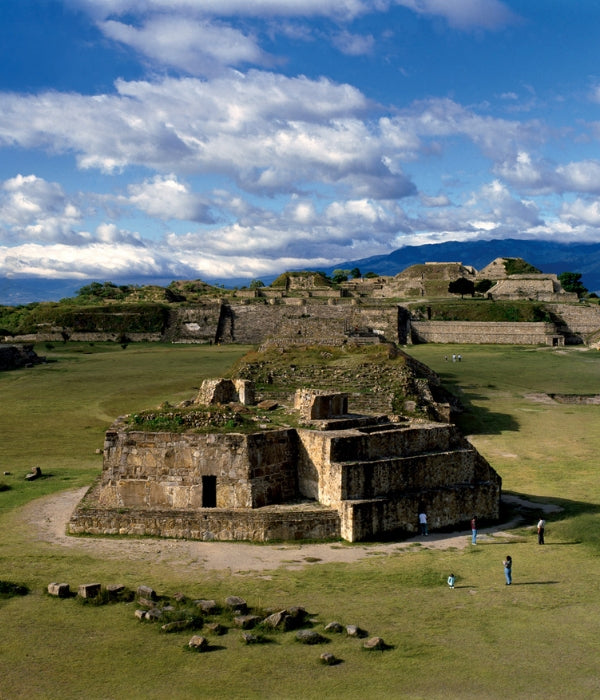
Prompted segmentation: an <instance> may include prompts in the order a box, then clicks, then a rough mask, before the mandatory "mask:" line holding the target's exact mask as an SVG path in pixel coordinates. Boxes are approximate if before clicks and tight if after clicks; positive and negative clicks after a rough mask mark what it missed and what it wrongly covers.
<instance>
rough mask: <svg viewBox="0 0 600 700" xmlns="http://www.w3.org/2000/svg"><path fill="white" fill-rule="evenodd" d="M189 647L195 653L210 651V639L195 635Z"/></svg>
mask: <svg viewBox="0 0 600 700" xmlns="http://www.w3.org/2000/svg"><path fill="white" fill-rule="evenodd" d="M188 647H189V648H190V649H193V650H194V651H206V649H208V639H206V637H201V636H200V635H198V634H195V635H194V636H193V637H192V638H191V639H190V641H189V642H188Z"/></svg>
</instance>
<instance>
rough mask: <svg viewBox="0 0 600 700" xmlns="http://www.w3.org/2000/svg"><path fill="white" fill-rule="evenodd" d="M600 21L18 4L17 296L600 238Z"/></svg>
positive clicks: (0, 248)
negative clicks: (22, 282)
mask: <svg viewBox="0 0 600 700" xmlns="http://www.w3.org/2000/svg"><path fill="white" fill-rule="evenodd" d="M599 29H600V3H599V2H597V1H596V0H580V1H579V2H572V1H569V0H564V1H563V0H560V1H559V0H506V1H504V2H502V1H501V0H253V1H252V2H250V0H2V2H0V60H1V61H2V70H1V71H0V277H13V278H16V277H36V276H37V277H44V278H68V277H71V278H74V279H86V280H87V279H90V278H93V279H99V280H107V279H110V280H113V279H118V280H125V279H127V278H137V277H140V276H144V275H148V276H152V277H163V278H170V279H175V278H193V279H195V278H198V277H200V278H202V279H206V280H209V281H211V280H215V281H226V280H227V279H228V278H231V277H236V278H241V277H245V278H248V279H251V278H261V277H266V276H268V275H273V274H278V273H279V272H282V271H284V270H286V269H300V268H307V269H319V268H321V267H325V266H328V265H330V264H335V263H337V262H341V261H346V260H356V259H360V258H363V257H368V256H373V255H380V254H386V253H389V252H391V251H393V250H396V249H397V248H400V247H402V246H404V245H420V244H423V243H436V242H444V241H449V240H458V241H469V240H477V239H491V238H509V237H510V238H527V239H545V240H557V241H562V242H569V241H573V242H592V241H593V242H596V241H598V240H599V236H598V232H599V230H600V149H599V140H600V50H599V49H598V39H597V37H598V31H599Z"/></svg>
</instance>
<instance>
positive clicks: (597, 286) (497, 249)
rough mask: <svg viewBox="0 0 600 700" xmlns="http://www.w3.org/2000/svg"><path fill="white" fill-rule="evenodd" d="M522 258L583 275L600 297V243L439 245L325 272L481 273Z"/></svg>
mask: <svg viewBox="0 0 600 700" xmlns="http://www.w3.org/2000/svg"><path fill="white" fill-rule="evenodd" d="M500 257H502V258H523V260H525V261H527V262H528V263H530V264H531V265H533V266H534V267H537V268H538V269H539V270H541V271H542V272H552V273H555V274H559V273H561V272H580V273H581V275H582V278H581V280H582V282H583V284H584V286H586V287H587V288H588V290H589V291H590V292H596V293H597V294H598V293H600V243H555V242H552V241H525V240H520V239H514V238H506V239H502V240H491V241H473V242H467V243H464V242H459V241H449V242H447V243H436V244H429V245H420V246H405V247H404V248H398V250H395V251H394V252H393V253H390V254H389V255H376V256H374V257H372V258H363V259H362V260H353V261H351V262H346V263H340V264H338V265H334V266H333V267H330V268H327V269H326V270H324V271H325V272H327V273H328V274H331V272H333V270H335V269H343V270H351V269H352V268H354V267H358V269H359V270H360V271H361V272H362V273H363V274H365V273H367V272H369V271H372V272H377V273H378V274H380V275H397V274H398V273H399V272H401V271H402V270H404V269H406V268H407V267H410V266H411V265H418V264H420V263H425V262H462V263H463V264H464V265H472V266H473V267H474V268H475V269H476V270H481V269H482V268H484V267H485V266H486V265H488V264H489V263H491V262H492V260H494V259H495V258H500Z"/></svg>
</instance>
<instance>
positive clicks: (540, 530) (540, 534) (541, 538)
mask: <svg viewBox="0 0 600 700" xmlns="http://www.w3.org/2000/svg"><path fill="white" fill-rule="evenodd" d="M545 529H546V521H545V520H544V518H540V520H539V522H538V524H537V531H538V544H544V530H545Z"/></svg>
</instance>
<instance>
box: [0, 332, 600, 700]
mask: <svg viewBox="0 0 600 700" xmlns="http://www.w3.org/2000/svg"><path fill="white" fill-rule="evenodd" d="M36 350H37V352H38V354H40V355H46V356H47V358H48V360H49V362H48V363H47V364H44V365H40V366H36V367H33V368H29V369H21V370H17V371H11V372H3V373H2V374H0V397H1V400H0V436H1V440H0V581H5V582H6V581H8V582H13V583H18V584H23V585H25V586H26V587H27V588H28V589H29V593H28V594H27V595H7V596H3V595H2V593H1V592H0V620H1V624H2V634H1V635H0V698H2V700H11V699H12V698H21V697H27V698H61V699H71V698H73V699H76V698H86V699H88V700H95V699H98V700H100V699H108V698H111V699H112V698H114V699H119V700H120V699H121V698H127V699H137V698H140V699H142V698H144V699H150V698H165V697H170V698H245V699H248V698H282V699H284V698H290V699H292V698H309V699H310V698H323V697H330V698H345V699H347V698H365V697H374V698H427V699H435V698H544V699H546V700H547V699H548V698H596V697H598V696H600V669H599V667H598V662H597V651H596V648H597V641H596V640H597V635H598V620H599V619H600V480H599V478H598V469H599V464H598V455H599V454H600V405H598V404H595V405H594V404H589V403H573V402H571V403H563V402H559V401H557V400H555V398H552V397H553V396H556V395H559V394H560V395H578V396H584V395H585V396H589V395H597V394H600V353H599V352H597V351H594V350H587V349H585V348H581V347H572V348H571V347H567V348H547V347H543V348H542V347H526V346H519V347H516V346H506V347H501V346H467V345H463V346H456V345H453V346H443V345H422V346H412V347H408V348H406V351H407V352H408V353H409V354H411V355H413V356H414V357H416V358H417V359H419V360H421V361H423V362H424V363H426V364H427V365H429V366H430V367H432V368H433V369H434V370H435V371H436V372H438V374H439V375H440V376H441V378H442V380H443V382H444V384H445V386H447V387H448V388H449V389H450V390H451V391H452V392H454V393H456V394H458V395H459V396H460V398H461V400H462V402H463V405H464V406H465V412H464V413H463V414H462V415H461V417H460V422H459V425H460V427H461V429H462V430H463V432H464V433H465V434H466V435H468V436H469V439H470V440H471V441H472V442H473V443H474V445H475V446H476V447H477V449H478V450H479V451H480V452H481V453H482V454H483V455H484V456H485V457H486V459H487V460H488V461H489V462H490V463H491V465H492V466H493V467H494V469H495V470H496V471H497V472H498V473H499V474H500V475H501V476H502V479H503V491H504V492H505V493H507V494H508V495H513V496H518V497H520V498H521V499H523V500H525V501H528V502H529V503H530V504H532V505H531V506H530V507H527V508H518V509H517V510H514V509H511V508H507V509H506V510H505V515H506V522H507V523H508V522H511V523H513V524H511V525H508V526H503V525H502V524H500V525H494V526H493V527H492V526H490V527H489V528H488V526H487V524H484V527H483V533H482V535H481V537H480V540H479V542H478V544H477V546H472V545H470V544H469V543H470V531H469V532H468V531H466V530H465V531H464V532H462V533H443V534H436V533H433V534H432V536H431V538H430V539H431V542H429V540H428V539H427V538H420V539H419V538H417V539H416V540H415V541H411V543H410V544H408V545H406V543H404V544H402V545H401V544H400V543H398V545H397V546H394V543H369V544H364V543H359V544H356V545H352V544H347V543H342V542H329V543H319V544H317V545H316V549H315V545H311V550H310V551H311V552H312V556H310V557H308V556H305V554H304V553H303V550H302V548H300V547H299V546H298V545H294V544H292V545H289V544H287V543H278V544H274V545H257V544H237V545H236V547H242V548H248V549H249V550H251V552H259V553H260V551H261V549H263V548H265V547H268V548H275V549H278V550H281V551H282V552H283V555H282V556H281V559H280V563H279V564H278V565H277V566H276V567H275V568H269V567H266V568H264V569H263V570H259V569H257V568H244V566H243V562H242V561H240V564H241V565H239V566H236V565H235V562H233V563H232V562H231V561H230V562H229V564H228V565H227V566H226V567H223V568H215V567H214V566H210V567H209V566H207V565H206V562H204V561H203V560H202V558H201V557H197V556H190V554H189V552H190V551H192V550H188V549H186V543H179V542H175V541H170V540H164V541H162V542H159V543H157V542H156V541H153V540H152V541H151V540H139V541H138V543H137V545H136V546H137V550H136V551H137V555H136V556H135V557H131V556H128V554H127V552H128V551H129V550H128V549H127V547H126V546H125V545H126V543H127V542H128V541H127V540H125V539H123V538H121V539H119V538H109V539H110V540H111V542H112V543H113V544H112V546H111V547H110V549H103V548H102V547H100V546H96V545H95V542H96V541H95V540H94V539H93V538H78V540H85V542H84V544H85V546H81V547H73V546H68V545H66V544H65V543H64V538H62V539H56V540H55V541H53V540H51V539H49V538H42V537H40V536H39V532H40V529H39V527H38V526H37V525H36V524H35V522H33V524H32V520H33V521H35V514H36V513H39V514H40V516H39V518H40V519H41V520H43V517H44V516H43V514H44V513H45V510H44V509H45V504H47V503H48V502H49V499H56V498H57V497H59V496H60V495H61V494H63V493H65V494H66V493H68V492H72V491H73V490H74V489H82V488H84V487H86V486H89V485H90V484H91V483H92V482H93V480H94V479H95V478H96V476H97V475H98V474H99V473H100V470H101V466H102V456H101V454H99V453H98V452H97V451H98V450H99V448H101V447H102V444H103V436H104V431H105V430H106V429H107V427H108V426H109V425H110V423H111V422H112V421H113V420H114V419H115V418H116V417H117V416H119V415H122V414H125V413H131V412H134V411H140V410H143V409H147V408H151V407H154V406H158V405H160V404H162V403H163V402H164V401H169V402H171V403H176V402H179V401H181V400H183V399H187V398H192V397H193V396H194V395H195V393H196V392H197V389H198V387H199V386H200V384H201V382H202V379H204V378H207V377H216V376H220V375H222V374H223V373H224V372H225V371H226V370H227V369H228V368H229V367H231V365H232V364H233V363H234V362H235V361H236V360H237V359H239V358H240V357H241V356H242V355H243V354H244V353H245V352H246V351H247V350H248V348H246V347H240V346H222V347H214V346H213V347H208V346H189V345H181V346H177V345H173V346H166V345H159V344H155V345H151V344H139V345H135V344H131V345H128V346H127V347H126V348H125V349H123V348H121V347H120V346H119V345H118V344H114V343H113V344H106V345H104V344H100V343H98V344H95V345H87V344H79V345H77V344H69V343H66V344H65V345H62V344H57V345H56V347H54V348H50V349H47V348H45V347H44V346H43V345H40V346H38V347H37V348H36ZM458 353H460V354H461V356H462V361H461V362H452V355H453V354H458ZM446 358H447V359H446ZM350 408H352V407H351V406H350ZM35 466H39V467H40V468H41V470H42V474H43V476H42V478H40V479H37V480H35V481H27V480H25V475H26V474H27V473H28V472H29V471H30V470H31V469H32V468H33V467H35ZM4 472H9V473H8V474H5V475H3V474H4ZM38 499H41V500H38ZM544 506H552V507H559V508H560V510H552V511H550V512H549V513H548V514H546V515H545V517H546V520H547V528H546V544H545V545H544V546H539V545H538V544H537V538H536V534H535V525H536V523H537V520H538V518H539V517H540V515H541V514H542V513H543V507H544ZM65 524H66V523H65ZM42 525H43V523H42ZM63 533H64V528H63ZM444 538H447V539H448V540H450V542H451V543H450V545H449V546H440V545H439V543H440V542H441V541H442V540H443V539H444ZM71 539H72V538H71ZM103 539H106V538H103ZM119 543H123V552H122V553H121V552H120V548H119ZM211 546H214V547H215V548H218V547H222V546H227V545H222V544H219V543H211ZM342 548H343V549H344V550H345V549H346V548H356V549H357V550H359V551H360V553H361V555H360V556H358V557H356V560H355V561H352V562H346V563H344V562H340V561H337V562H328V561H327V559H328V556H327V552H331V551H339V550H341V549H342ZM238 551H242V550H238ZM265 551H266V550H265ZM315 552H317V554H315ZM319 552H320V554H319ZM507 554H510V555H511V556H512V558H513V561H514V568H513V582H514V583H513V585H512V586H510V587H507V586H505V582H504V574H503V567H502V561H503V559H504V558H505V556H506V555H507ZM451 572H452V573H454V574H455V575H456V587H455V589H454V590H450V589H449V588H448V586H447V584H446V578H447V577H448V575H449V574H450V573H451ZM96 581H97V582H101V583H102V584H103V585H106V584H111V583H120V584H123V585H125V586H127V587H129V588H131V589H132V590H135V589H136V588H137V587H138V586H139V585H142V584H144V585H148V586H151V587H152V588H154V589H155V590H156V591H157V592H158V593H159V594H160V595H165V596H174V595H175V594H176V593H178V592H182V593H184V594H185V595H186V596H188V597H189V598H192V599H194V598H197V599H200V598H202V599H214V600H215V601H217V602H221V603H222V602H223V601H224V600H225V598H226V597H227V596H230V595H237V596H241V597H243V598H244V599H245V600H246V601H247V602H248V605H249V606H251V608H252V609H254V610H257V611H259V610H260V611H262V612H264V611H267V610H269V609H273V610H277V609H282V608H286V607H289V606H293V605H299V606H303V607H305V608H306V609H307V611H308V612H309V613H310V616H311V619H312V620H313V623H312V624H313V627H314V629H316V630H317V631H319V632H320V633H322V634H324V636H326V637H327V638H328V642H327V643H326V644H323V645H319V646H311V645H304V644H300V643H298V642H297V641H296V639H295V635H294V633H290V632H288V633H285V634H284V633H277V632H276V633H273V634H270V635H267V636H268V637H269V639H268V643H264V644H254V645H245V644H243V643H242V641H241V633H240V630H238V629H233V628H231V629H229V630H228V632H227V634H224V635H222V636H219V637H214V638H211V639H210V643H211V650H210V651H209V652H206V653H201V654H199V653H193V652H190V651H188V649H187V643H188V641H189V639H190V637H191V633H190V631H189V630H188V631H182V632H177V633H172V634H163V633H160V631H159V626H158V625H153V624H147V623H144V622H140V621H139V620H137V619H136V618H135V615H134V611H135V609H136V603H135V602H121V603H115V604H108V605H102V606H95V605H81V604H80V603H78V602H77V600H76V599H75V598H69V599H64V600H62V599H58V598H52V597H50V596H48V595H47V593H46V588H47V585H48V583H50V582H68V583H69V584H70V585H71V588H72V589H74V590H75V591H76V590H77V586H78V585H79V584H83V583H91V582H96ZM332 620H337V621H339V622H341V623H342V624H344V625H346V624H357V625H360V627H361V628H363V629H364V630H367V631H368V633H369V636H372V635H377V636H380V637H382V638H383V639H384V640H385V642H386V644H387V645H389V648H388V649H387V650H385V651H377V652H373V651H371V652H369V651H365V650H364V649H363V648H362V641H361V640H357V639H350V638H348V637H347V636H346V635H345V634H340V635H335V634H329V635H328V634H326V633H324V632H323V627H324V625H325V624H327V623H328V622H331V621H332ZM197 633H198V634H204V632H203V631H202V630H201V631H199V632H197ZM322 652H330V653H332V654H334V655H335V657H336V658H338V659H339V660H340V663H337V664H335V665H332V666H326V665H323V664H320V663H319V655H320V654H321V653H322Z"/></svg>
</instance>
